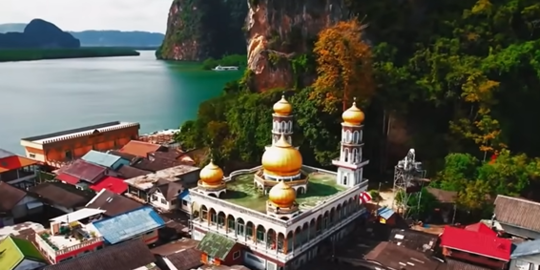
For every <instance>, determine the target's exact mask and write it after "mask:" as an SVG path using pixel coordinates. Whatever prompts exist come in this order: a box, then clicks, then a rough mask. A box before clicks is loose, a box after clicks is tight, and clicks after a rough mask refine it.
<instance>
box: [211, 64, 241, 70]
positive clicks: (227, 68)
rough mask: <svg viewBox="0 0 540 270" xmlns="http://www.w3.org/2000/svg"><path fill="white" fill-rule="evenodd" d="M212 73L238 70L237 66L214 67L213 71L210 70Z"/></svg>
mask: <svg viewBox="0 0 540 270" xmlns="http://www.w3.org/2000/svg"><path fill="white" fill-rule="evenodd" d="M212 70H214V71H234V70H238V67H237V66H221V65H219V66H217V67H215V68H214V69H212Z"/></svg>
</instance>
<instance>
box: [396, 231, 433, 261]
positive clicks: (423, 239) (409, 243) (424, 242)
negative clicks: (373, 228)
mask: <svg viewBox="0 0 540 270" xmlns="http://www.w3.org/2000/svg"><path fill="white" fill-rule="evenodd" d="M438 241H439V237H438V236H437V235H434V234H430V233H426V232H420V231H415V230H410V229H392V231H391V232H390V237H389V240H388V242H390V243H393V244H395V245H397V246H400V247H404V248H407V249H411V250H416V251H420V252H423V253H425V254H429V255H432V254H433V252H434V251H435V249H436V248H437V243H438Z"/></svg>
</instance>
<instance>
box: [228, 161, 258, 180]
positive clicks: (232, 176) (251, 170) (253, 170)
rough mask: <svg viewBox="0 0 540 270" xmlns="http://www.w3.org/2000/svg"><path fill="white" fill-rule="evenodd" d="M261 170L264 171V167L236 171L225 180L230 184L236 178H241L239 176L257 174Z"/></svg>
mask: <svg viewBox="0 0 540 270" xmlns="http://www.w3.org/2000/svg"><path fill="white" fill-rule="evenodd" d="M260 169H262V165H261V166H257V167H255V168H251V169H244V170H238V171H234V172H232V173H230V174H229V176H227V177H225V178H224V179H223V180H224V181H225V182H229V181H231V180H232V179H234V178H235V177H236V176H239V175H242V174H250V173H255V172H257V171H259V170H260Z"/></svg>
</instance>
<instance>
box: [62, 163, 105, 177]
mask: <svg viewBox="0 0 540 270" xmlns="http://www.w3.org/2000/svg"><path fill="white" fill-rule="evenodd" d="M106 171H107V169H106V168H104V167H101V166H98V165H94V164H92V163H88V162H86V161H84V160H82V159H77V160H75V162H73V163H71V164H70V165H68V166H66V167H63V168H61V169H60V172H61V173H65V174H69V175H71V176H75V177H77V178H78V179H80V180H84V181H86V182H90V183H95V182H97V181H99V180H100V179H101V178H102V177H103V175H105V172H106Z"/></svg>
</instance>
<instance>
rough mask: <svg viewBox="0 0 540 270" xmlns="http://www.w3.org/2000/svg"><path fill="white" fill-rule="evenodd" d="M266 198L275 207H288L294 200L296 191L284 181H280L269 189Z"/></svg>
mask: <svg viewBox="0 0 540 270" xmlns="http://www.w3.org/2000/svg"><path fill="white" fill-rule="evenodd" d="M268 200H269V201H270V202H271V203H273V204H274V205H275V206H277V207H280V208H288V207H291V206H292V205H293V203H294V201H295V200H296V191H295V190H294V189H293V188H292V187H291V186H289V185H287V184H285V182H283V181H280V182H279V183H277V185H275V186H274V187H272V188H271V189H270V192H269V193H268Z"/></svg>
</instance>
